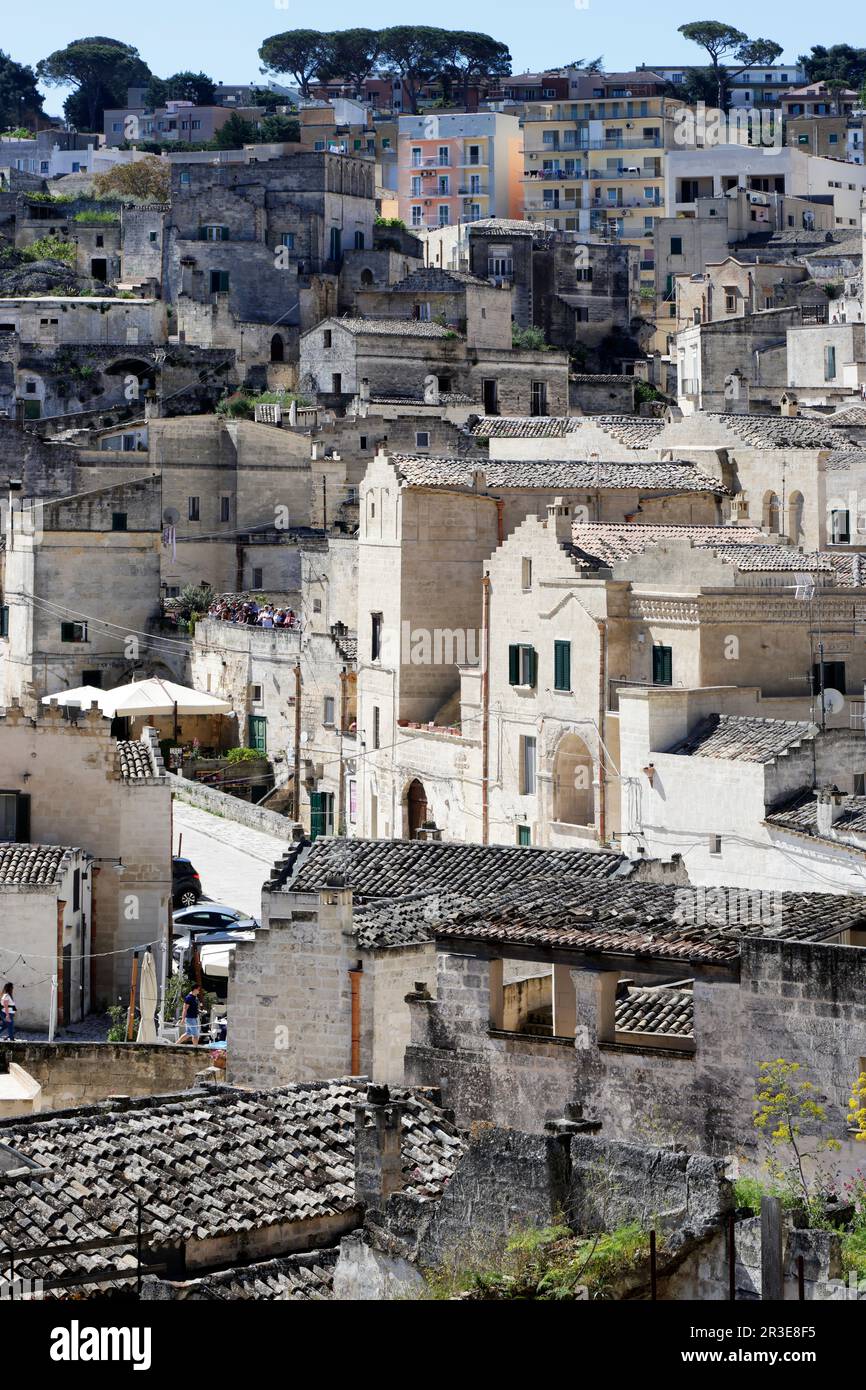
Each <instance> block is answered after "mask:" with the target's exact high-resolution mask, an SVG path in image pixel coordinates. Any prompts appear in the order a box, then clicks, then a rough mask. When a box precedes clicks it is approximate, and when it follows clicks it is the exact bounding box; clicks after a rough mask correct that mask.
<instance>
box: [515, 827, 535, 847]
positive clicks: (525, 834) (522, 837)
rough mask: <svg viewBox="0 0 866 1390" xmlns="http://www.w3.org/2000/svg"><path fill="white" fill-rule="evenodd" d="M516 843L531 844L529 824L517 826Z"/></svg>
mask: <svg viewBox="0 0 866 1390" xmlns="http://www.w3.org/2000/svg"><path fill="white" fill-rule="evenodd" d="M517 843H518V844H519V845H531V844H532V837H531V835H530V830H529V826H528V825H518V827H517Z"/></svg>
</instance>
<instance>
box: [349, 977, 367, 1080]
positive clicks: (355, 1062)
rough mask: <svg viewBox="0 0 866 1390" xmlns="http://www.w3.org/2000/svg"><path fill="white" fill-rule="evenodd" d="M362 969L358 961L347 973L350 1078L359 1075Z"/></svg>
mask: <svg viewBox="0 0 866 1390" xmlns="http://www.w3.org/2000/svg"><path fill="white" fill-rule="evenodd" d="M363 973H364V967H363V965H362V964H361V962H360V961H359V962H358V964H357V965H355V966H353V967H352V969H351V970H350V971H349V985H350V987H351V990H352V1059H351V1064H350V1071H349V1075H350V1076H360V1075H361V976H362V975H363Z"/></svg>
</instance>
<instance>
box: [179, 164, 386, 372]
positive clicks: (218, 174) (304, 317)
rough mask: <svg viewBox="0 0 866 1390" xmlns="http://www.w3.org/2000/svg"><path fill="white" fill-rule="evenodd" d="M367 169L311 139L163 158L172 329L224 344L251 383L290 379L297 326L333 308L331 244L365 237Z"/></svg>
mask: <svg viewBox="0 0 866 1390" xmlns="http://www.w3.org/2000/svg"><path fill="white" fill-rule="evenodd" d="M373 173H374V169H373V164H372V162H371V161H369V160H366V159H363V158H353V157H351V156H345V155H332V154H328V153H324V152H317V151H313V150H298V151H297V152H295V153H292V154H289V155H284V156H283V157H281V158H279V159H270V160H267V161H265V162H264V163H256V164H243V165H231V166H225V165H196V164H184V165H182V166H181V165H174V166H173V167H172V190H171V212H170V214H169V217H168V221H167V222H166V227H165V294H166V297H167V298H168V299H169V300H170V302H171V303H172V305H173V306H174V308H175V310H176V314H177V332H178V334H179V335H180V338H181V340H182V341H187V342H190V343H198V344H200V345H202V346H206V347H229V348H236V349H237V351H238V356H239V359H241V360H242V361H243V362H244V363H245V364H246V370H247V374H248V375H249V373H250V371H251V370H252V369H256V373H257V374H256V376H255V379H256V380H257V381H260V384H261V385H265V384H270V385H272V386H273V385H278V384H284V385H293V384H294V380H295V377H294V365H295V364H296V363H297V360H298V338H299V334H300V333H302V332H303V331H304V330H305V329H307V328H309V327H310V326H311V325H312V324H314V323H317V322H318V321H319V320H320V319H322V318H324V317H326V316H327V315H328V314H331V313H334V312H335V311H336V308H337V286H338V276H339V273H340V267H341V264H342V258H343V252H344V251H346V250H349V249H350V248H355V249H358V250H360V249H364V248H366V247H372V245H373V220H374V216H375V203H374V188H373Z"/></svg>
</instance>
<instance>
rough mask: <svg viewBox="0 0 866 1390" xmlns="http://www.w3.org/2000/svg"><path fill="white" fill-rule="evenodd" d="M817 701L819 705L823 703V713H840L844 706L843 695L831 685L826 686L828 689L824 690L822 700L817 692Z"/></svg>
mask: <svg viewBox="0 0 866 1390" xmlns="http://www.w3.org/2000/svg"><path fill="white" fill-rule="evenodd" d="M818 703H819V705H821V704H823V710H824V713H825V714H840V713H841V711H842V710H843V709H844V708H845V696H844V695H840V693H839V691H838V690H833V689H832V687H828V689H827V690H825V691H824V696H823V701H822V698H821V695H820V694H819V696H818Z"/></svg>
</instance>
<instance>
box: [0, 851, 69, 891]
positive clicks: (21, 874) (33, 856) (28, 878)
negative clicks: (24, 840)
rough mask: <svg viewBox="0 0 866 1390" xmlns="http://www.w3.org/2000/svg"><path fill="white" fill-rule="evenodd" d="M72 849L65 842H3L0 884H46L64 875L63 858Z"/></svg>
mask: <svg viewBox="0 0 866 1390" xmlns="http://www.w3.org/2000/svg"><path fill="white" fill-rule="evenodd" d="M72 853H74V851H73V850H71V849H69V848H67V847H65V846H62V845H17V844H16V845H5V844H0V884H7V885H11V884H25V883H26V884H40V885H41V884H44V885H45V886H46V887H48V886H49V885H50V884H52V883H56V882H57V881H58V879H59V878H60V876H61V872H62V869H63V861H64V859H65V858H66V856H67V855H68V854H72Z"/></svg>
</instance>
